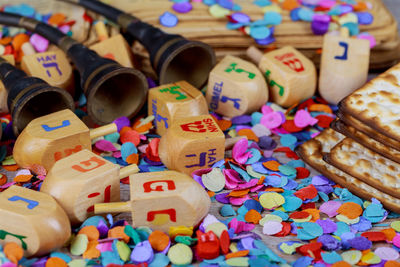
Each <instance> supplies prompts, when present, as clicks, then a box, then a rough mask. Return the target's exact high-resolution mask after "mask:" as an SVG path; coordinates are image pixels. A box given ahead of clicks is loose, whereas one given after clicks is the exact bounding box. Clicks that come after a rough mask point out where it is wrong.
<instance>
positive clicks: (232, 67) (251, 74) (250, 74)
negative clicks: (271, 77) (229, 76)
mask: <svg viewBox="0 0 400 267" xmlns="http://www.w3.org/2000/svg"><path fill="white" fill-rule="evenodd" d="M236 66H237V63H231V65H229V67H228V68H227V69H225V72H228V73H229V72H231V71H233V70H234V71H235V72H237V73H242V72H245V73H247V74H248V77H249V79H254V78H255V77H256V75H255V74H254V73H251V72H249V71H245V70H244V69H236Z"/></svg>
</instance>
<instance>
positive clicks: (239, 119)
mask: <svg viewBox="0 0 400 267" xmlns="http://www.w3.org/2000/svg"><path fill="white" fill-rule="evenodd" d="M231 122H232V123H233V124H247V123H251V116H249V115H241V116H236V117H233V118H232V119H231Z"/></svg>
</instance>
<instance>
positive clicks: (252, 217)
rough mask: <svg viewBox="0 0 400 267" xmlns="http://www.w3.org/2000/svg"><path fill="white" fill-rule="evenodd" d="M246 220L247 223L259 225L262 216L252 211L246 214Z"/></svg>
mask: <svg viewBox="0 0 400 267" xmlns="http://www.w3.org/2000/svg"><path fill="white" fill-rule="evenodd" d="M244 219H245V220H246V222H250V223H254V224H258V222H259V221H260V220H261V214H260V213H259V212H258V211H256V210H253V209H251V210H249V211H248V212H247V213H246V215H244Z"/></svg>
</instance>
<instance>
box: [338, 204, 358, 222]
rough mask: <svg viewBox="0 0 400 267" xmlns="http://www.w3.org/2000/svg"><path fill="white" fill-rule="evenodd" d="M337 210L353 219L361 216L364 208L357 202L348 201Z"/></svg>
mask: <svg viewBox="0 0 400 267" xmlns="http://www.w3.org/2000/svg"><path fill="white" fill-rule="evenodd" d="M337 212H338V213H339V214H342V215H344V216H346V217H347V218H349V219H350V220H352V219H355V218H357V217H359V216H360V215H361V214H362V212H363V210H362V207H361V206H360V205H359V204H357V203H354V202H346V203H343V205H341V206H340V207H339V209H338V210H337Z"/></svg>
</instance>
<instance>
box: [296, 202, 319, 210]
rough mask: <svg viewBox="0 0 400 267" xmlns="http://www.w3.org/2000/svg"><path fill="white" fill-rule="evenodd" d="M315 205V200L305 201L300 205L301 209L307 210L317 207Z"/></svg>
mask: <svg viewBox="0 0 400 267" xmlns="http://www.w3.org/2000/svg"><path fill="white" fill-rule="evenodd" d="M315 207H316V205H315V203H314V202H310V203H303V204H302V205H301V206H300V209H302V210H306V209H315Z"/></svg>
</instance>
